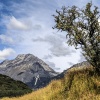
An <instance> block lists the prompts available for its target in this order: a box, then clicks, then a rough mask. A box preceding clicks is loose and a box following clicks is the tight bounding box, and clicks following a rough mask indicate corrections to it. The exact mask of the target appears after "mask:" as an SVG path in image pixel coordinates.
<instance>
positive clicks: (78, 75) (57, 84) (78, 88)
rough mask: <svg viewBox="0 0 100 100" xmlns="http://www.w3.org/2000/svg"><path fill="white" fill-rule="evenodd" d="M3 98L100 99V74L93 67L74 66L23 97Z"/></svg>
mask: <svg viewBox="0 0 100 100" xmlns="http://www.w3.org/2000/svg"><path fill="white" fill-rule="evenodd" d="M1 100H100V76H98V75H95V74H94V71H93V68H92V67H89V68H87V67H86V68H78V69H77V68H76V69H75V68H73V69H70V70H69V71H68V72H67V73H66V75H65V77H64V78H63V79H60V80H54V81H52V82H51V83H50V84H49V85H48V86H47V87H45V88H42V89H39V90H37V91H35V92H32V93H30V94H26V95H24V96H22V97H15V98H2V99H1Z"/></svg>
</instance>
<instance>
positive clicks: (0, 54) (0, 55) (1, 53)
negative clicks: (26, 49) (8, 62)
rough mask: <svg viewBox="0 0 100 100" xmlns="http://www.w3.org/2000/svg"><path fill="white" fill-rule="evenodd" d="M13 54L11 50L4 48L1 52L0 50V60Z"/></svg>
mask: <svg viewBox="0 0 100 100" xmlns="http://www.w3.org/2000/svg"><path fill="white" fill-rule="evenodd" d="M14 53H15V51H14V50H13V49H12V48H6V49H3V50H0V60H4V59H6V58H7V57H9V56H11V55H12V54H14Z"/></svg>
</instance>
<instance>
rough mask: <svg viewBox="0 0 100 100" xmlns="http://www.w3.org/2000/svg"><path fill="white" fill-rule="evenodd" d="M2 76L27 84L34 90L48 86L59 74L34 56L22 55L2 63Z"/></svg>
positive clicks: (0, 66)
mask: <svg viewBox="0 0 100 100" xmlns="http://www.w3.org/2000/svg"><path fill="white" fill-rule="evenodd" d="M0 74H4V75H7V76H9V77H11V78H13V79H15V80H19V81H22V82H24V83H25V84H27V85H28V86H29V87H31V88H32V89H37V88H41V87H44V86H46V85H47V84H48V83H49V82H50V80H51V78H52V77H54V76H56V75H57V73H56V72H55V71H54V70H53V69H51V68H50V67H49V66H48V65H47V64H46V63H45V62H43V61H42V60H40V59H39V58H37V57H35V56H34V55H32V54H20V55H18V56H17V57H16V58H15V59H14V60H5V61H3V62H2V63H0Z"/></svg>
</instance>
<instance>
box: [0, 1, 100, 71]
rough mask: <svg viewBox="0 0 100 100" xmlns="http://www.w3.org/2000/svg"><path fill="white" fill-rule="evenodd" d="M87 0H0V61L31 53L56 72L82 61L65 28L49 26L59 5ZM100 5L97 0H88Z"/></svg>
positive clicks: (81, 2) (77, 3) (83, 2)
mask: <svg viewBox="0 0 100 100" xmlns="http://www.w3.org/2000/svg"><path fill="white" fill-rule="evenodd" d="M90 1H91V0H0V62H2V61H3V60H5V59H14V58H15V57H16V56H17V55H18V54H28V53H30V54H33V55H35V56H37V57H38V58H40V59H42V60H43V61H45V62H46V63H47V64H48V65H49V66H50V67H51V68H53V69H54V70H55V71H57V72H62V71H63V70H66V69H67V68H69V67H71V66H72V65H73V64H76V63H79V62H82V61H84V60H85V59H84V57H83V56H82V54H81V50H76V49H74V47H73V46H72V47H71V46H68V45H67V43H66V42H67V40H66V34H67V33H66V32H60V31H58V30H56V29H52V27H53V26H54V25H55V22H54V18H53V16H52V15H54V14H56V10H60V9H61V8H62V6H66V7H67V6H73V5H76V6H78V7H80V8H82V7H84V6H85V5H86V3H88V2H90ZM92 3H93V4H94V5H96V6H98V7H99V6H100V1H99V0H92Z"/></svg>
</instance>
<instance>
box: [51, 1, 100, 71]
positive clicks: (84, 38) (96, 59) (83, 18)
mask: <svg viewBox="0 0 100 100" xmlns="http://www.w3.org/2000/svg"><path fill="white" fill-rule="evenodd" d="M53 16H54V20H55V23H56V24H55V26H54V27H53V28H54V29H55V28H56V29H58V30H61V31H66V32H67V35H66V38H67V43H68V45H71V46H72V45H74V46H75V48H76V49H79V48H81V49H82V54H83V56H84V57H85V58H86V60H87V61H88V62H89V63H90V64H92V65H93V67H94V68H95V69H96V71H99V72H100V23H99V21H98V20H99V18H100V13H99V9H98V7H97V6H93V4H92V2H90V3H87V4H86V6H85V7H83V8H82V9H80V8H78V7H76V6H72V7H62V9H61V11H58V10H56V15H53Z"/></svg>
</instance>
